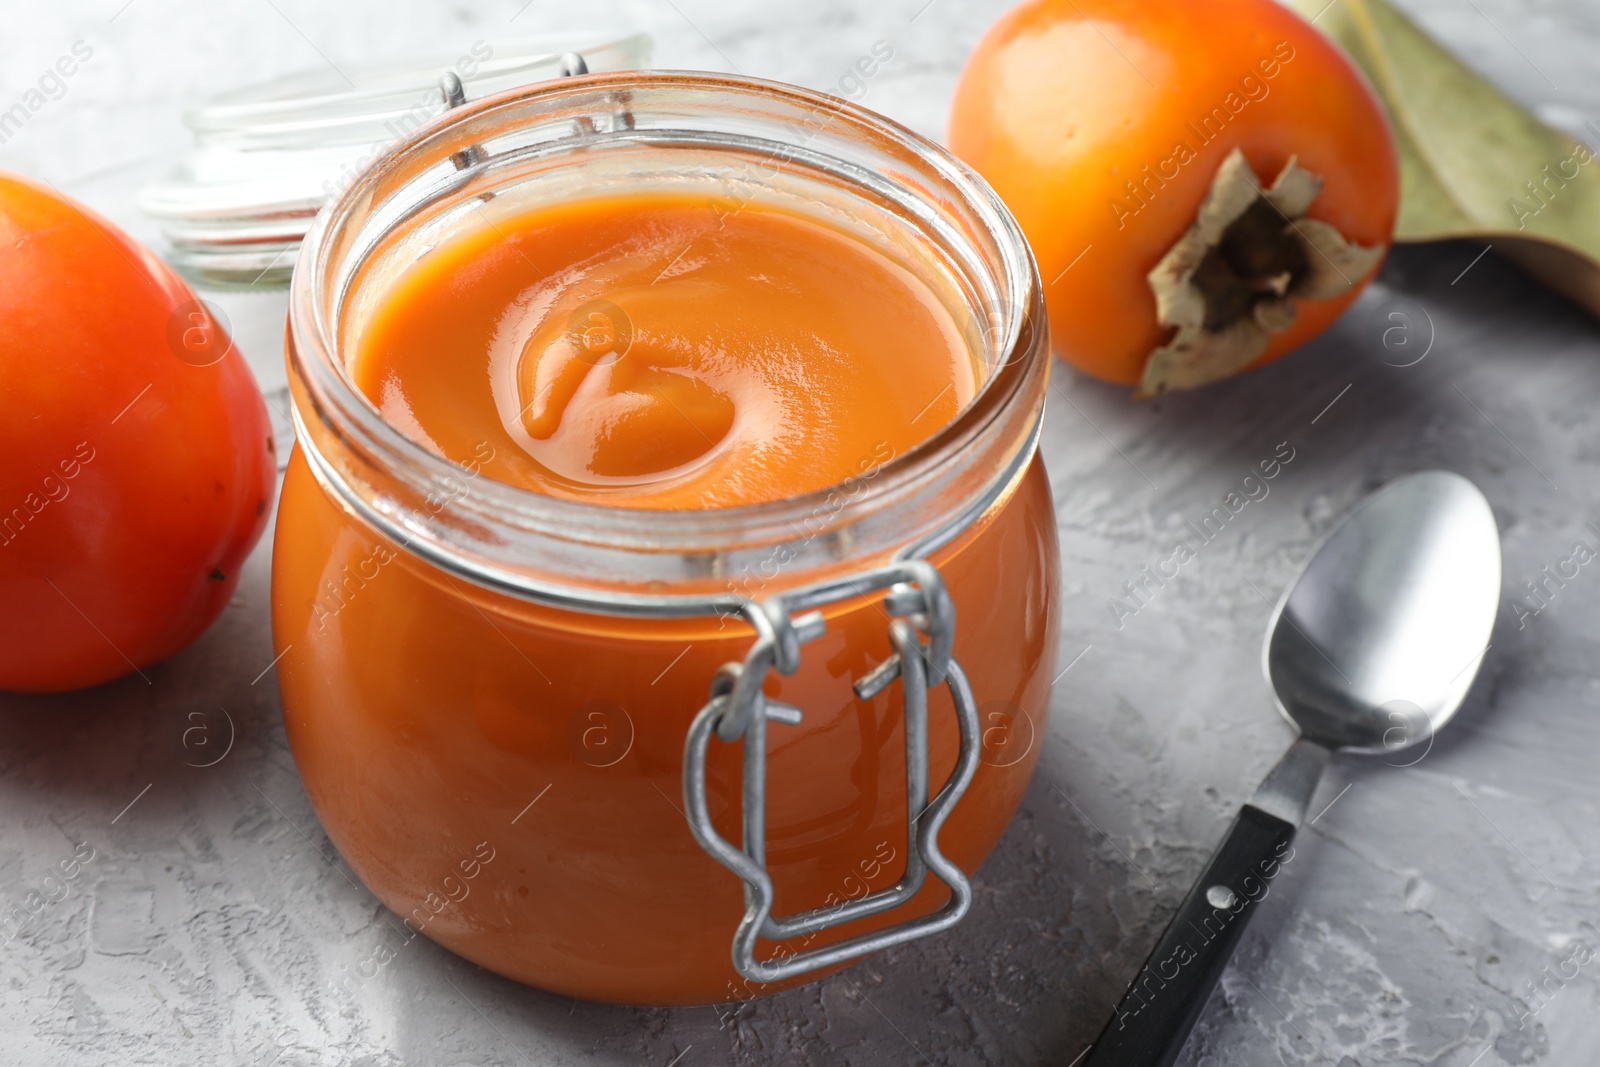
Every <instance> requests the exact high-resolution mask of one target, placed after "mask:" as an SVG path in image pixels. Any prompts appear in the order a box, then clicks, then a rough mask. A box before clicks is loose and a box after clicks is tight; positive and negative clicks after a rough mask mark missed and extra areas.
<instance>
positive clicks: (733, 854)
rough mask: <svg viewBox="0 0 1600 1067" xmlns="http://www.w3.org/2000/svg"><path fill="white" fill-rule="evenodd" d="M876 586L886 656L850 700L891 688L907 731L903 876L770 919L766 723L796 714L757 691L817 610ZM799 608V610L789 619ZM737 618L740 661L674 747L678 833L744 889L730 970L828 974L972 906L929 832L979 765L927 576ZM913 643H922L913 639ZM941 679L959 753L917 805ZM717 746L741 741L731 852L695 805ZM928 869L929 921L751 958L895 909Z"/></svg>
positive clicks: (935, 588) (804, 637) (948, 613)
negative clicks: (935, 885) (751, 639)
mask: <svg viewBox="0 0 1600 1067" xmlns="http://www.w3.org/2000/svg"><path fill="white" fill-rule="evenodd" d="M880 590H887V591H888V592H887V594H886V595H885V596H884V598H883V603H884V607H885V609H886V610H887V611H888V613H889V614H890V615H891V616H893V618H892V620H891V621H890V623H889V641H890V644H891V645H892V646H893V647H894V654H893V655H891V656H890V657H889V658H888V659H886V660H884V661H883V662H882V663H881V664H879V665H878V666H877V667H875V668H874V669H873V670H871V671H869V672H868V673H867V674H865V675H863V676H862V677H861V678H859V679H857V680H856V682H855V692H856V695H857V696H859V697H860V698H861V699H863V700H866V699H870V698H871V697H873V696H875V695H877V694H878V693H880V692H882V691H883V690H884V689H886V688H887V687H888V686H889V685H890V684H891V683H893V682H894V680H895V679H896V678H899V679H901V681H902V683H903V684H902V686H901V690H902V703H903V708H904V720H905V735H906V870H905V874H903V875H902V876H901V878H900V880H899V881H898V882H896V883H895V884H894V885H893V886H891V887H889V888H888V889H883V890H879V891H878V892H875V893H869V894H868V895H866V896H864V897H861V898H860V899H858V900H854V901H850V902H848V903H845V904H842V905H830V906H824V907H820V908H814V909H812V910H811V911H806V912H801V913H800V914H798V915H791V916H787V917H784V918H775V917H773V915H772V903H773V888H772V877H771V875H769V874H768V873H767V864H766V849H767V835H766V801H767V723H768V721H769V720H772V721H777V722H779V723H783V724H787V725H791V726H792V725H796V724H798V723H799V722H800V718H801V714H802V712H801V709H799V708H796V707H793V706H790V705H788V704H783V703H781V702H779V701H776V700H771V699H769V698H768V697H766V696H765V695H764V694H763V693H762V683H763V682H765V680H766V677H767V672H768V671H769V670H771V669H773V668H774V667H775V668H777V670H778V672H779V673H780V674H793V673H794V672H795V671H796V670H797V669H799V666H800V646H801V645H803V644H805V643H806V642H808V641H811V640H814V639H815V638H817V637H819V636H821V634H822V633H823V629H824V624H823V619H822V614H821V613H820V612H818V611H817V610H815V609H816V608H818V607H820V606H822V605H824V604H828V603H834V602H837V601H841V600H846V599H851V598H854V597H857V596H861V595H863V594H867V593H875V592H878V591H880ZM796 612H800V613H801V614H798V615H797V614H796ZM745 615H746V618H748V619H749V621H750V622H751V624H752V625H753V626H754V627H755V629H756V641H755V643H754V644H753V645H752V646H751V647H750V651H749V653H748V654H747V655H746V656H745V659H744V662H743V663H737V662H732V661H730V662H728V663H726V664H724V665H723V666H722V667H721V668H719V669H718V671H717V673H716V676H715V677H714V678H713V679H712V682H711V699H710V700H709V701H708V702H707V703H706V705H705V707H703V708H702V709H700V713H699V714H698V715H696V716H695V719H694V723H693V724H692V725H691V726H690V727H689V736H688V738H687V739H686V740H685V742H684V747H683V802H684V807H685V810H686V812H687V814H688V819H689V830H690V831H691V832H692V833H693V834H694V837H695V840H696V841H698V842H699V843H700V847H702V848H704V849H705V850H706V851H707V852H709V853H710V854H711V856H712V857H713V858H714V859H716V860H717V862H719V863H721V864H722V865H723V866H724V867H727V868H728V869H729V870H730V871H732V872H733V873H734V874H736V875H738V876H739V878H740V880H742V881H743V882H744V900H745V912H744V918H743V919H742V920H741V921H740V923H739V926H738V929H737V930H736V931H735V932H734V935H733V965H734V967H735V968H736V969H737V970H738V971H739V973H740V974H742V975H743V976H744V977H746V978H748V979H750V980H752V981H757V982H776V981H779V980H781V979H784V978H789V977H792V976H794V975H797V974H804V973H806V972H807V971H814V970H818V969H819V968H823V967H829V966H832V965H833V964H836V963H842V962H844V961H845V960H851V959H855V958H856V957H858V956H864V955H866V954H868V953H870V952H877V951H879V950H880V949H885V948H888V947H890V946H892V945H899V944H903V943H905V942H907V941H913V940H915V939H917V938H919V937H926V936H928V935H929V934H935V933H938V932H940V931H942V930H946V929H949V928H950V927H951V926H954V925H955V924H956V923H958V922H960V921H961V919H962V917H963V916H965V915H966V913H967V909H968V908H969V907H971V905H972V887H971V885H970V884H969V883H968V882H967V877H966V875H965V874H963V873H962V871H961V869H960V868H959V867H957V866H956V865H955V864H954V863H952V862H950V860H948V859H946V858H945V856H944V855H943V853H941V852H940V851H939V828H940V827H941V826H942V825H943V824H944V821H945V818H946V817H947V816H948V815H949V814H950V810H951V809H952V808H953V807H954V806H955V804H956V802H957V801H958V800H960V799H961V795H962V794H963V793H964V792H965V791H966V788H967V785H968V784H969V783H970V782H971V781H972V776H973V774H974V772H975V771H976V770H977V767H978V749H977V738H978V712H977V707H976V705H975V703H974V701H973V698H972V688H971V686H970V685H968V683H967V676H966V674H965V673H964V672H963V671H962V670H961V667H960V665H959V664H958V663H956V661H955V660H954V659H953V658H951V654H950V652H951V644H952V641H953V639H954V632H955V607H954V605H953V604H952V603H951V601H950V595H949V593H948V592H947V591H946V589H945V586H944V581H943V579H942V578H940V576H939V572H938V570H936V569H935V568H934V566H933V565H932V564H930V563H927V562H925V561H922V560H910V561H906V562H901V563H895V564H892V565H889V566H886V567H881V568H879V569H876V570H873V571H869V572H867V573H865V574H861V575H857V576H855V577H853V578H850V579H847V580H844V581H836V582H830V583H827V584H825V585H821V586H813V587H810V588H808V589H803V590H798V591H795V592H791V593H786V594H781V595H779V596H776V597H773V598H771V599H769V600H767V601H764V602H762V603H760V604H750V605H749V606H748V607H747V610H746V612H745ZM922 635H926V637H927V640H926V641H924V640H923V637H922ZM941 682H943V683H944V684H945V685H946V686H947V687H948V688H949V690H950V698H951V700H952V702H953V703H954V705H955V710H956V723H957V726H958V729H959V734H960V739H961V745H960V752H959V754H958V756H957V757H956V766H955V770H954V771H953V772H951V775H950V778H949V779H948V780H947V781H946V782H945V783H944V785H943V786H942V787H941V788H940V789H939V793H938V795H937V796H935V797H934V798H933V801H932V803H929V801H928V789H929V784H928V689H929V688H931V687H933V686H936V685H938V684H940V683H941ZM713 733H714V734H716V736H717V737H718V738H719V739H720V740H721V741H722V742H724V743H731V742H733V741H735V740H738V739H740V738H742V739H743V741H744V762H743V774H744V788H743V815H744V833H743V847H742V848H738V847H735V846H734V845H733V844H732V843H731V842H729V841H727V840H725V839H724V838H723V837H722V836H721V835H719V834H718V833H717V831H716V829H715V828H714V827H713V826H712V824H711V813H710V811H709V810H708V808H707V805H706V752H707V750H708V748H709V746H710V744H711V736H712V734H713ZM929 871H932V872H933V874H934V876H935V877H936V878H938V879H939V880H940V881H942V882H943V883H944V884H945V885H947V886H949V887H950V894H951V896H950V900H949V902H948V903H946V904H945V906H944V907H943V908H941V909H940V910H939V911H937V912H935V913H934V914H932V915H927V916H923V917H922V918H919V919H912V920H908V921H906V922H902V923H897V924H895V925H892V926H888V927H885V928H884V929H882V930H876V931H873V932H871V933H867V934H860V935H857V936H855V937H851V938H847V939H845V940H843V941H839V942H836V943H834V944H831V945H827V946H824V947H823V948H819V949H815V950H812V951H810V952H801V953H798V954H794V955H788V956H783V957H779V958H773V959H766V960H758V959H756V956H755V948H756V942H757V941H758V940H759V939H761V938H765V939H767V940H771V941H784V940H788V939H789V938H794V937H801V936H804V935H806V934H812V933H815V932H817V931H820V930H826V929H828V928H830V927H835V926H840V925H842V924H844V923H849V922H854V921H855V920H857V919H861V918H864V917H866V916H868V915H877V914H879V913H880V912H885V911H889V910H890V909H892V908H896V907H898V906H899V905H901V904H904V903H905V902H907V901H908V900H910V899H911V898H912V897H913V896H915V895H916V893H917V891H918V890H919V889H921V888H922V884H923V882H924V881H925V880H926V878H927V874H928V872H929Z"/></svg>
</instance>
